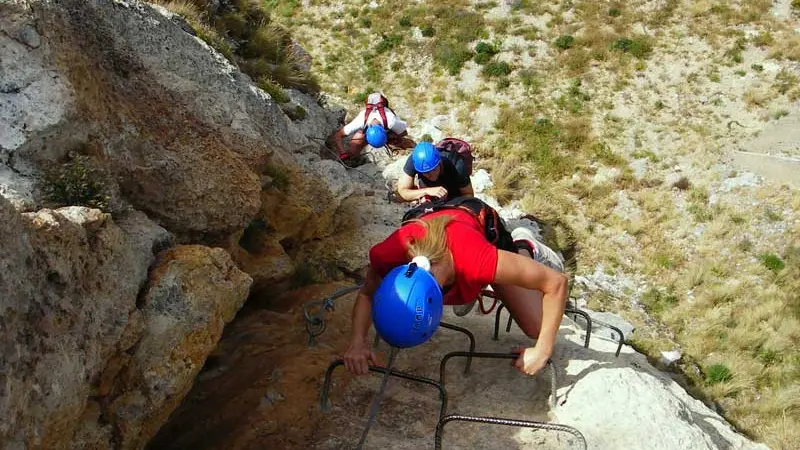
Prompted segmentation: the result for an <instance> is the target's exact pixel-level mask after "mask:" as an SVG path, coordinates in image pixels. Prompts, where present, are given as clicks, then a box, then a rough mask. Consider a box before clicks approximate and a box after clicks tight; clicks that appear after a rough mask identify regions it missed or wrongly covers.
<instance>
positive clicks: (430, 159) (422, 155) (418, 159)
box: [411, 142, 442, 173]
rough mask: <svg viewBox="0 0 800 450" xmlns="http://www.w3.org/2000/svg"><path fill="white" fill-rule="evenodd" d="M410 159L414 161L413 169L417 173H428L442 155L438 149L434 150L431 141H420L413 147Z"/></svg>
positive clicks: (437, 163) (436, 164)
mask: <svg viewBox="0 0 800 450" xmlns="http://www.w3.org/2000/svg"><path fill="white" fill-rule="evenodd" d="M411 159H412V160H413V161H414V170H416V171H417V172H419V173H428V172H430V171H431V170H433V169H435V168H436V166H438V165H439V161H441V160H442V156H441V155H440V154H439V150H436V147H434V146H433V143H431V142H420V143H419V144H417V146H416V147H414V152H413V153H411Z"/></svg>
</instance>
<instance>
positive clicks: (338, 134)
mask: <svg viewBox="0 0 800 450" xmlns="http://www.w3.org/2000/svg"><path fill="white" fill-rule="evenodd" d="M343 140H344V127H342V128H339V129H338V130H336V131H335V132H334V133H333V144H334V145H335V146H336V150H338V151H339V154H342V153H344V144H343V143H342V141H343Z"/></svg>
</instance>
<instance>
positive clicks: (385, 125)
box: [364, 103, 389, 129]
mask: <svg viewBox="0 0 800 450" xmlns="http://www.w3.org/2000/svg"><path fill="white" fill-rule="evenodd" d="M376 110H377V111H378V114H380V115H381V120H382V121H383V128H386V129H388V128H389V121H388V120H386V106H384V104H383V103H378V104H376V105H373V104H369V105H367V109H366V111H364V128H366V127H367V120H369V115H370V114H372V111H376Z"/></svg>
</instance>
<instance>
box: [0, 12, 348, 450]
mask: <svg viewBox="0 0 800 450" xmlns="http://www.w3.org/2000/svg"><path fill="white" fill-rule="evenodd" d="M0 29H1V30H2V32H0V61H1V62H0V98H2V101H0V118H2V119H1V120H0V194H1V195H0V197H1V198H0V217H2V220H0V224H1V225H0V268H2V270H0V307H1V308H2V313H0V335H2V343H1V344H0V345H2V346H3V349H2V352H0V378H2V383H0V385H1V386H2V387H0V405H2V410H3V411H4V414H3V416H2V418H0V448H98V449H100V448H102V449H106V448H141V447H143V446H144V445H145V443H146V442H147V440H148V439H150V437H152V436H153V435H154V434H155V433H156V431H157V430H158V428H159V427H160V426H161V424H162V423H163V422H164V421H165V420H166V418H167V417H168V416H169V414H170V413H171V412H172V410H173V409H174V408H175V407H177V405H178V404H180V402H181V400H182V399H183V397H184V396H185V394H186V392H187V391H188V390H189V388H190V387H191V385H192V383H193V380H194V378H195V376H196V375H197V373H198V371H199V370H200V368H201V367H202V366H203V364H204V362H205V359H206V356H207V355H208V353H209V352H210V351H211V350H212V349H213V348H214V347H215V345H216V343H217V341H218V340H219V338H220V335H221V333H222V330H223V327H224V325H225V324H226V323H227V322H229V321H230V320H232V318H233V317H234V315H235V314H236V312H237V311H238V310H239V308H240V307H241V306H242V304H243V303H244V301H245V299H246V298H247V297H248V295H250V288H251V286H253V287H254V292H266V293H268V292H270V290H271V289H272V287H273V286H274V285H276V284H280V283H282V282H284V281H285V280H286V279H287V278H288V277H290V276H291V275H292V273H293V272H294V270H295V262H294V261H293V260H292V258H290V256H289V255H288V254H287V249H290V248H291V249H295V250H296V249H298V248H300V247H301V246H302V244H303V243H304V242H306V241H309V240H312V239H315V238H318V237H322V236H327V235H329V234H330V233H331V231H332V227H333V224H334V212H335V211H336V209H337V208H338V206H339V203H340V202H341V200H342V199H343V198H345V197H347V196H348V195H350V194H351V193H352V190H353V188H352V186H351V184H349V182H345V181H340V180H342V179H345V178H346V177H345V176H344V168H342V167H341V166H339V165H338V164H336V163H334V162H333V161H325V160H321V159H320V157H319V152H318V151H319V145H320V144H319V140H320V139H324V137H325V136H326V135H327V134H329V133H330V132H331V131H333V129H335V127H336V126H337V125H338V124H339V123H340V122H341V119H342V116H343V111H341V110H330V109H325V108H323V107H321V106H320V105H319V104H317V102H316V100H315V99H314V98H311V97H308V96H307V95H305V94H302V93H299V92H294V91H290V92H289V95H290V97H291V101H292V105H296V106H301V107H302V108H304V109H305V111H306V114H305V116H304V118H302V119H299V118H296V119H295V121H293V120H291V119H289V118H288V117H287V116H286V115H285V114H284V112H283V111H282V109H281V108H280V107H279V105H278V104H277V103H276V102H275V101H273V99H272V98H270V96H269V95H268V94H266V93H264V92H263V91H261V90H260V89H258V88H256V87H254V86H253V84H252V83H251V80H250V79H249V78H248V77H247V76H245V75H243V74H242V73H241V72H239V71H238V70H237V69H236V68H235V67H234V66H232V65H231V64H230V63H229V62H228V61H227V60H226V59H225V58H224V57H222V56H221V55H219V54H217V53H216V52H214V51H213V50H211V49H210V48H209V47H208V46H207V45H206V44H205V43H204V42H203V41H202V40H200V39H199V38H197V37H196V36H194V35H193V34H192V30H191V29H190V28H189V27H188V26H187V25H186V23H185V22H184V21H182V19H180V18H179V17H177V16H174V15H173V14H172V13H169V12H168V11H166V10H164V9H163V8H160V7H157V6H154V5H149V4H146V3H141V2H138V1H120V0H114V1H112V0H100V1H83V0H59V1H33V0H30V1H29V0H21V1H12V2H9V3H4V4H2V5H0ZM76 155H77V156H78V157H80V158H82V159H81V161H85V162H86V164H88V165H89V166H90V167H91V172H89V173H90V174H91V175H92V176H97V177H100V178H101V180H89V182H94V181H100V182H102V183H99V184H100V185H102V192H100V193H99V194H98V195H101V196H103V198H104V200H103V203H104V204H106V205H107V207H106V208H104V209H105V210H106V211H107V212H109V213H110V214H109V213H105V212H102V211H100V210H98V209H90V208H85V207H65V208H57V209H45V208H46V207H53V201H52V200H53V199H52V196H51V195H49V194H50V192H49V191H48V186H47V184H48V182H49V181H48V180H51V179H52V174H53V173H58V171H59V170H60V169H61V168H62V167H63V164H64V162H65V161H73V160H74V159H75V158H76ZM84 181H85V180H82V181H81V182H84ZM106 197H107V198H106ZM176 243H180V244H205V245H211V246H216V247H218V248H211V247H206V246H202V245H179V246H177V247H175V244H176ZM219 247H222V248H219ZM231 256H233V258H232V257H231ZM242 270H244V271H246V272H248V273H249V274H248V273H245V272H243V271H242Z"/></svg>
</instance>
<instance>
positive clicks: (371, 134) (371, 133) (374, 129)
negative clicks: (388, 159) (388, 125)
mask: <svg viewBox="0 0 800 450" xmlns="http://www.w3.org/2000/svg"><path fill="white" fill-rule="evenodd" d="M366 135H367V143H368V144H369V145H371V146H373V147H375V148H381V147H383V146H384V145H386V139H387V137H386V130H385V129H384V128H383V127H382V126H380V125H378V124H372V125H370V126H368V127H367V132H366Z"/></svg>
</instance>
